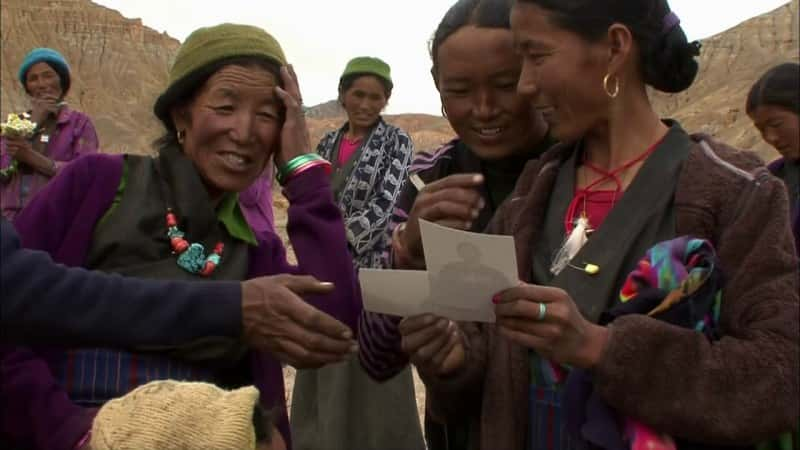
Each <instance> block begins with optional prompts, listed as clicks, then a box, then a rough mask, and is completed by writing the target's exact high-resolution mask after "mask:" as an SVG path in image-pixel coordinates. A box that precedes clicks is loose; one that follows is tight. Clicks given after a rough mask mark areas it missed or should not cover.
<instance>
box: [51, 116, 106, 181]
mask: <svg viewBox="0 0 800 450" xmlns="http://www.w3.org/2000/svg"><path fill="white" fill-rule="evenodd" d="M73 114H79V115H78V116H77V117H78V119H77V120H76V122H77V123H76V124H75V125H74V127H75V128H74V129H73V130H72V133H73V134H74V140H73V141H72V149H71V150H72V151H70V152H68V153H67V155H68V157H67V158H56V159H55V160H54V162H55V167H56V173H58V172H60V171H61V169H63V168H64V167H65V166H66V165H68V164H69V163H71V162H72V161H74V160H75V159H77V158H78V157H80V156H83V155H88V154H90V153H97V152H98V150H99V147H100V144H99V139H98V138H97V131H95V129H94V125H93V124H92V121H91V120H90V119H89V117H88V116H87V115H85V114H81V113H73Z"/></svg>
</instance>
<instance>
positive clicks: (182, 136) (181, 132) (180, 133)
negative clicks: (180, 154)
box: [175, 130, 186, 144]
mask: <svg viewBox="0 0 800 450" xmlns="http://www.w3.org/2000/svg"><path fill="white" fill-rule="evenodd" d="M175 136H176V137H177V138H178V143H179V144H183V141H184V139H186V130H179V131H178V132H177V133H175Z"/></svg>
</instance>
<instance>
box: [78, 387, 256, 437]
mask: <svg viewBox="0 0 800 450" xmlns="http://www.w3.org/2000/svg"><path fill="white" fill-rule="evenodd" d="M258 397H259V393H258V389H256V388H255V387H253V386H248V387H244V388H241V389H236V390H234V391H226V390H223V389H220V388H219V387H217V386H214V385H213V384H208V383H188V382H177V381H171V380H169V381H154V382H152V383H148V384H146V385H143V386H139V387H138V388H136V389H134V390H133V391H131V392H130V393H128V394H127V395H125V396H123V397H120V398H117V399H114V400H111V401H109V402H108V403H106V404H105V405H103V407H102V408H100V411H99V412H98V413H97V417H95V419H94V424H93V425H92V438H91V448H92V450H254V449H255V447H256V435H255V429H254V427H253V410H254V409H255V405H256V403H257V402H258Z"/></svg>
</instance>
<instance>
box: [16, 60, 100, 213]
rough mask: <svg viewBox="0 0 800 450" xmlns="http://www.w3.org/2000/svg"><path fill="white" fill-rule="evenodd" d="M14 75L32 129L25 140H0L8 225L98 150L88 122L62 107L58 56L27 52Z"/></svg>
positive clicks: (65, 88)
mask: <svg viewBox="0 0 800 450" xmlns="http://www.w3.org/2000/svg"><path fill="white" fill-rule="evenodd" d="M18 76H19V82H20V83H22V86H23V87H24V88H25V93H26V94H28V98H29V99H30V102H31V103H30V109H29V110H28V114H30V116H31V117H30V120H31V121H32V122H35V123H36V125H37V127H36V131H35V133H34V134H33V136H31V137H29V138H5V137H3V138H0V169H2V172H0V205H1V206H2V213H3V216H5V217H6V218H7V219H8V220H13V219H14V218H15V217H16V216H17V214H19V212H20V211H21V210H22V208H24V207H25V206H26V205H27V204H28V202H29V201H30V199H31V198H33V196H34V195H35V194H36V193H37V192H39V191H40V190H41V189H42V188H43V187H44V186H45V185H46V184H47V183H48V182H49V181H50V179H51V178H52V177H53V176H55V175H56V174H57V173H58V172H60V171H61V169H63V168H64V166H66V165H67V164H68V163H69V162H70V161H72V160H74V159H75V158H77V157H78V156H81V155H84V154H87V153H94V152H97V150H98V143H97V133H96V132H95V129H94V125H92V121H91V120H90V119H89V117H88V116H87V115H86V114H84V113H82V112H80V111H75V110H73V109H71V108H69V107H68V106H67V105H66V103H65V102H64V98H65V97H66V96H67V93H68V92H69V87H70V84H71V82H72V79H71V74H70V69H69V64H67V60H66V59H64V57H63V56H62V55H61V54H60V53H59V52H57V51H55V50H53V49H50V48H36V49H33V50H31V52H30V53H28V54H27V55H26V56H25V59H24V60H23V61H22V65H20V67H19V73H18Z"/></svg>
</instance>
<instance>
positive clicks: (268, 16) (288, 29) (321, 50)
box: [93, 0, 787, 114]
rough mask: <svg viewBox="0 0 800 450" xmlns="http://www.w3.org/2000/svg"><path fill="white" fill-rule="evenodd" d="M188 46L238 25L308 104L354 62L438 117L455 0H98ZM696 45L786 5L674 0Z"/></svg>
mask: <svg viewBox="0 0 800 450" xmlns="http://www.w3.org/2000/svg"><path fill="white" fill-rule="evenodd" d="M93 1H95V2H96V3H99V4H101V5H104V6H107V7H109V8H113V9H116V10H117V11H119V12H121V13H122V15H124V16H125V17H129V18H141V19H142V21H143V23H144V24H145V25H147V26H148V27H150V28H153V29H155V30H157V31H159V32H161V31H166V32H167V33H169V35H170V36H172V37H174V38H176V39H178V40H180V41H183V39H185V38H186V36H188V35H189V33H191V32H192V31H193V30H194V29H196V28H199V27H203V26H209V25H216V24H218V23H222V22H235V23H246V24H251V25H256V26H259V27H261V28H264V29H265V30H267V31H268V32H270V33H271V34H272V35H273V36H275V37H276V38H277V39H278V41H279V42H280V43H281V45H282V46H283V49H284V51H285V52H286V56H287V58H288V59H289V60H290V62H291V63H292V64H294V66H295V69H296V70H297V74H298V77H299V78H300V87H301V89H302V91H303V98H304V99H305V103H306V104H307V105H309V106H310V105H314V104H317V103H321V102H324V101H327V100H330V99H333V98H335V97H336V87H337V84H338V78H339V75H340V74H341V72H342V70H343V69H344V66H345V64H346V63H347V61H348V60H349V59H350V58H352V57H354V56H361V55H370V56H378V57H380V58H382V59H384V60H385V61H387V62H388V63H389V64H390V65H391V67H392V78H393V79H394V84H395V90H394V93H393V95H392V99H391V101H390V104H389V108H388V112H390V113H406V112H417V113H430V114H439V111H440V103H439V97H438V94H437V92H436V89H435V88H434V86H433V82H432V81H431V79H430V75H429V70H430V59H429V56H428V40H429V39H430V37H431V35H432V34H433V31H434V30H435V28H436V25H438V23H439V21H440V20H441V18H442V16H443V15H444V13H445V11H447V8H449V7H450V5H452V4H453V3H454V1H455V0H285V1H281V2H276V1H274V0H261V1H256V0H222V1H208V0H93ZM669 3H670V6H671V7H672V9H673V10H674V11H675V12H676V14H678V16H679V17H680V18H681V23H682V25H683V27H684V30H685V31H686V33H687V35H688V36H689V38H690V39H700V38H704V37H708V36H712V35H714V34H717V33H719V32H721V31H724V30H726V29H728V28H731V27H733V26H734V25H736V24H738V23H740V22H742V21H744V20H746V19H748V18H750V17H753V16H756V15H759V14H762V13H765V12H767V11H771V10H773V9H775V8H777V7H779V6H780V5H782V4H785V3H787V0H670V2H669Z"/></svg>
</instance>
